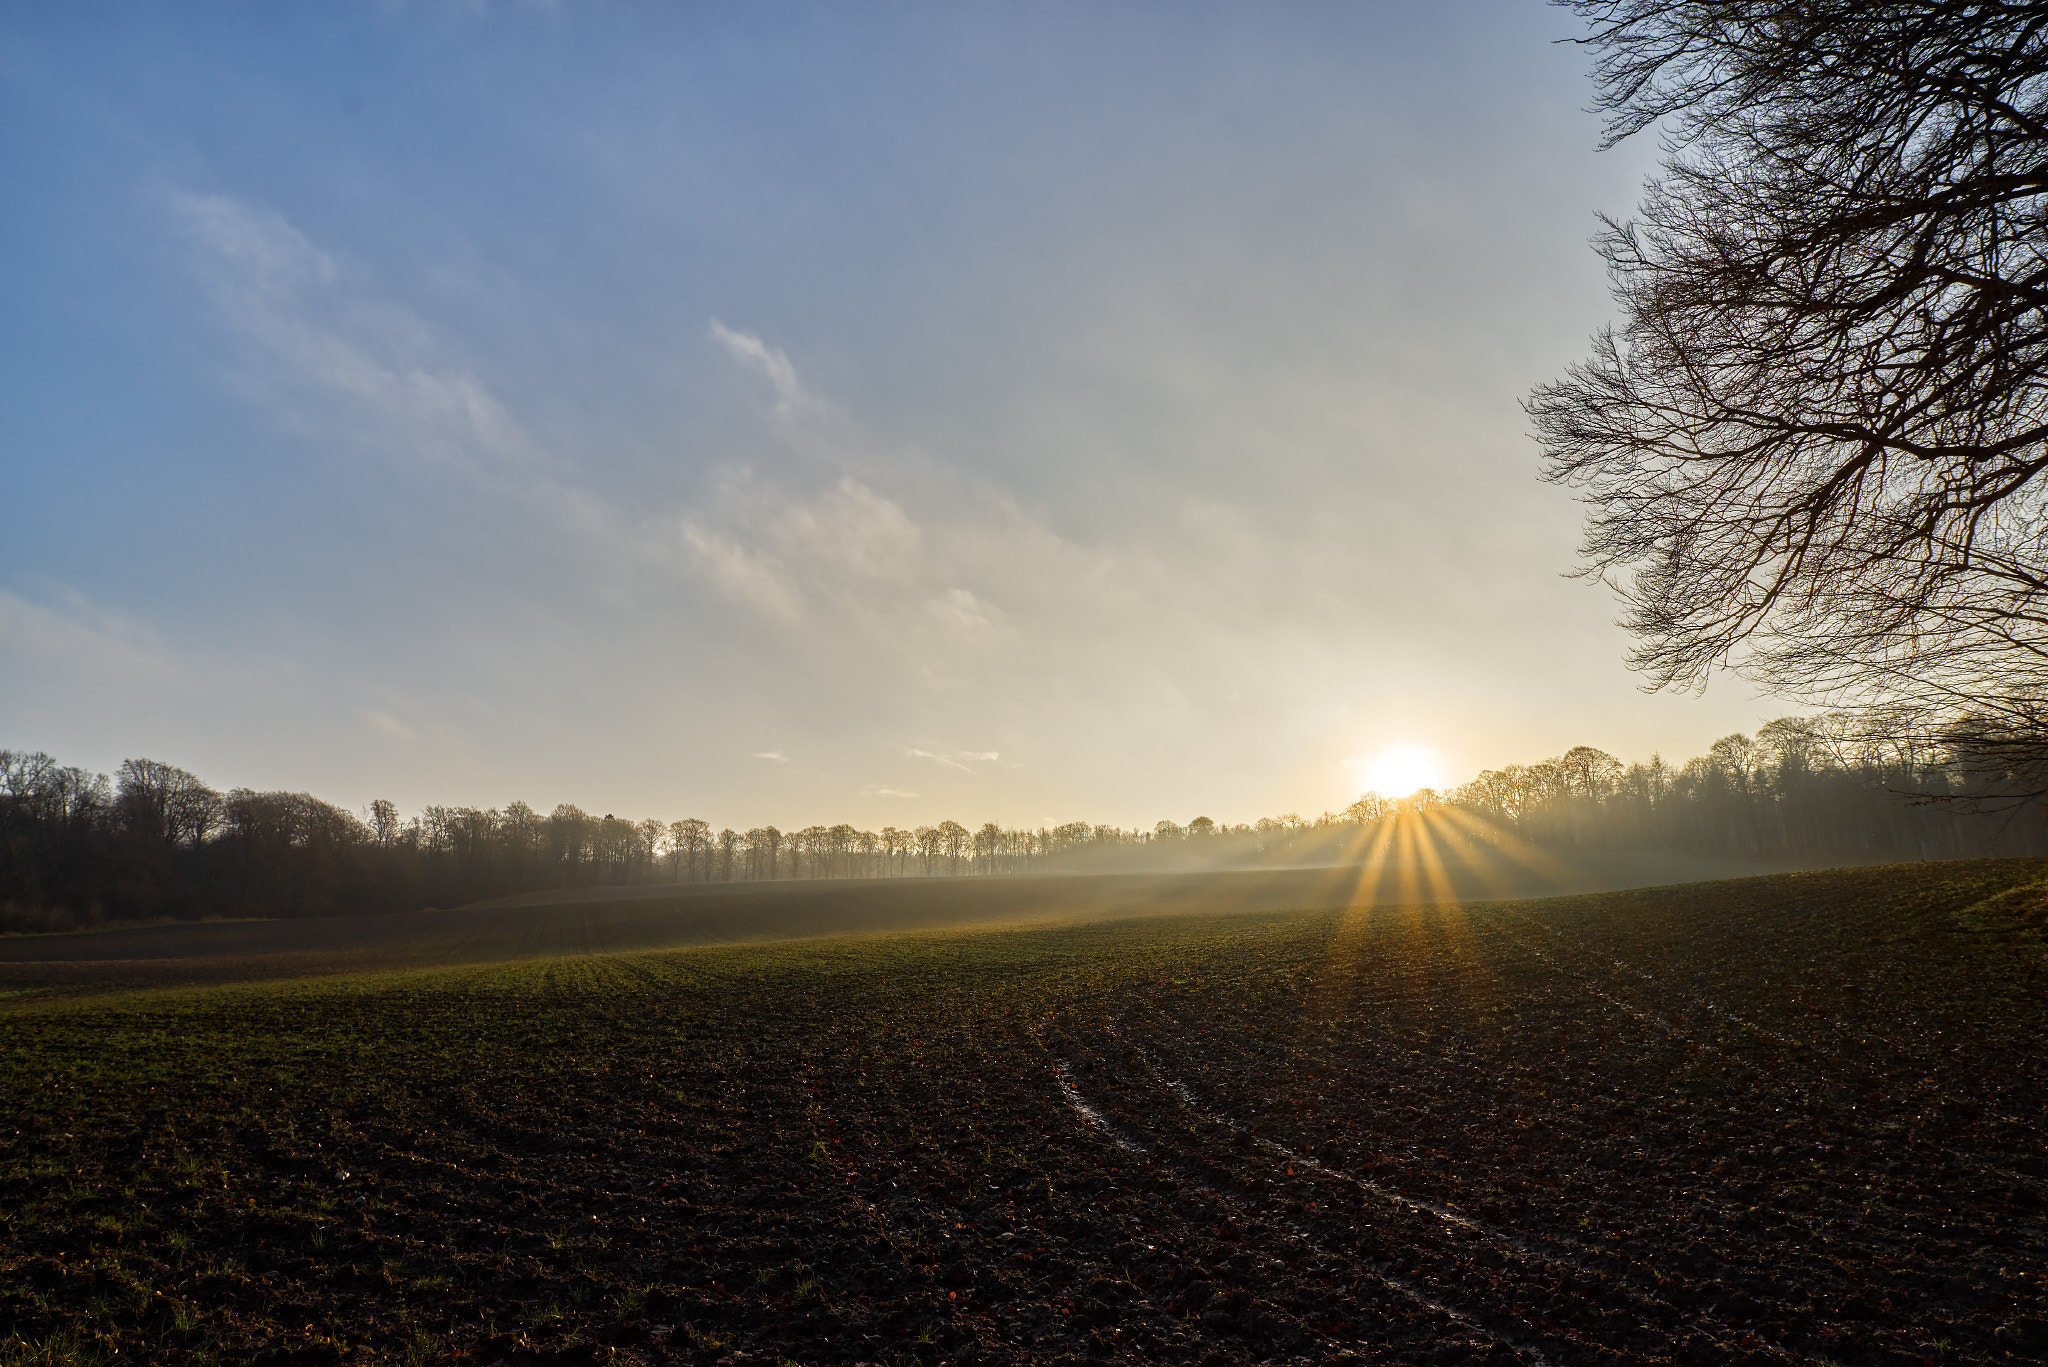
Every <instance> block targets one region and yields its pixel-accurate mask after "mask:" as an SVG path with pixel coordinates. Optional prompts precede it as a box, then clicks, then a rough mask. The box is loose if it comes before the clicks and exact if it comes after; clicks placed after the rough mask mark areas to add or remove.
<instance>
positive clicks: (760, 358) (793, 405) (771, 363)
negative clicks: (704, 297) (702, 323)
mask: <svg viewBox="0 0 2048 1367" xmlns="http://www.w3.org/2000/svg"><path fill="white" fill-rule="evenodd" d="M710 334H711V338H712V340H713V341H715V342H717V343H718V344H719V345H720V346H722V347H724V348H725V349H726V350H727V351H728V352H730V353H731V354H732V357H733V359H734V360H736V361H738V362H739V363H740V364H742V365H744V366H746V367H747V368H748V369H750V370H756V371H759V372H760V373H761V374H762V375H765V376H766V377H767V379H768V383H769V384H771V385H773V386H774V388H775V411H776V412H777V413H781V414H785V415H787V414H789V413H793V412H795V411H796V410H797V409H798V408H799V407H801V406H803V405H805V404H807V403H808V402H809V400H808V397H807V396H806V395H805V393H804V387H803V385H802V384H801V383H799V382H798V380H797V377H796V366H795V365H794V364H793V363H792V362H791V361H790V359H789V353H788V352H786V351H784V350H783V349H782V348H781V347H778V346H770V345H769V344H768V343H767V342H764V341H762V340H761V339H760V338H759V337H757V336H756V335H754V334H753V333H751V332H743V331H741V330H740V329H738V328H729V327H727V326H726V325H725V324H724V323H721V322H719V321H718V320H717V319H716V318H713V319H712V320H711V327H710Z"/></svg>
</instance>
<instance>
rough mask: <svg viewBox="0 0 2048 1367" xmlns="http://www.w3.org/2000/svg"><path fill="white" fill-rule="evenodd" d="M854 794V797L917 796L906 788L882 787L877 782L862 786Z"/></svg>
mask: <svg viewBox="0 0 2048 1367" xmlns="http://www.w3.org/2000/svg"><path fill="white" fill-rule="evenodd" d="M854 796H856V797H916V796H917V794H916V793H913V792H909V791H907V790H906V789H902V788H884V787H882V786H880V785H879V784H872V785H870V786H868V787H866V788H863V789H861V790H860V791H859V792H858V793H856V794H855V795H854Z"/></svg>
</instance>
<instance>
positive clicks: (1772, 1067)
mask: <svg viewBox="0 0 2048 1367" xmlns="http://www.w3.org/2000/svg"><path fill="white" fill-rule="evenodd" d="M1509 914H1513V915H1515V916H1516V917H1517V919H1519V920H1522V921H1524V922H1527V923H1528V924H1530V925H1533V926H1536V927H1538V928H1540V929H1542V930H1544V931H1547V932H1548V933H1549V934H1550V935H1551V936H1552V937H1553V938H1554V939H1558V940H1564V941H1568V942H1569V943H1570V944H1571V945H1572V946H1573V947H1574V948H1575V949H1576V950H1577V951H1578V953H1579V956H1580V957H1581V958H1582V959H1583V960H1584V961H1586V962H1588V963H1598V962H1600V961H1601V960H1602V955H1601V954H1600V953H1599V952H1598V951H1596V950H1594V949H1593V947H1591V946H1589V945H1587V944H1586V943H1585V942H1584V941H1583V940H1581V939H1579V938H1578V937H1577V936H1575V935H1571V934H1570V933H1569V932H1567V931H1563V930H1560V929H1558V928H1557V927H1555V926H1552V925H1549V924H1547V923H1545V922H1543V921H1540V920H1538V919H1537V918H1535V917H1533V916H1530V915H1528V914H1526V913H1508V912H1503V911H1497V912H1495V913H1494V924H1495V928H1496V929H1497V930H1499V931H1500V933H1501V934H1503V935H1505V936H1506V937H1507V938H1508V939H1510V940H1513V941H1514V942H1515V943H1516V944H1519V945H1521V946H1522V947H1523V948H1524V949H1525V950H1527V951H1528V952H1529V953H1530V954H1533V955H1535V956H1536V957H1537V958H1539V959H1541V960H1542V961H1544V962H1545V963H1546V964H1549V965H1550V966H1551V967H1553V968H1555V969H1556V970H1557V972H1558V973H1560V974H1561V975H1563V976H1565V977H1568V978H1571V979H1573V980H1575V981H1577V982H1579V983H1580V984H1581V985H1582V986H1584V987H1585V989H1586V990H1587V991H1588V992H1589V993H1591V994H1592V995H1593V996H1596V997H1598V998H1600V999H1601V1000H1603V1001H1605V1002H1607V1003H1608V1004H1609V1005H1610V1006H1612V1007H1614V1008H1615V1009H1616V1010H1619V1011H1621V1012H1623V1013H1624V1014H1626V1015H1629V1016H1632V1017H1634V1018H1636V1019H1637V1020H1640V1021H1644V1022H1647V1023H1652V1024H1655V1025H1657V1026H1658V1027H1659V1028H1661V1029H1663V1030H1665V1031H1667V1032H1669V1033H1670V1034H1671V1036H1672V1037H1673V1038H1674V1039H1678V1040H1681V1041H1683V1042H1684V1043H1686V1044H1688V1045H1690V1046H1691V1047H1692V1048H1694V1049H1697V1050H1699V1051H1700V1052H1702V1053H1706V1054H1712V1055H1714V1056H1716V1057H1718V1058H1722V1059H1725V1060H1727V1061H1728V1062H1730V1063H1732V1064H1734V1065H1736V1066H1737V1067H1740V1068H1743V1069H1745V1070H1747V1071H1749V1072H1751V1073H1753V1074H1755V1075H1756V1077H1757V1078H1758V1079H1759V1080H1760V1081H1761V1082H1762V1083H1763V1084H1764V1085H1763V1087H1762V1088H1760V1089H1759V1090H1763V1091H1768V1090H1770V1088H1772V1087H1773V1086H1775V1087H1776V1088H1778V1089H1780V1090H1781V1092H1786V1093H1792V1094H1795V1095H1800V1096H1801V1099H1802V1100H1805V1101H1807V1102H1808V1103H1809V1104H1816V1103H1819V1104H1824V1103H1825V1100H1826V1096H1825V1092H1824V1089H1833V1090H1839V1089H1841V1088H1844V1087H1848V1088H1852V1089H1858V1090H1861V1091H1864V1092H1881V1091H1882V1090H1883V1086H1884V1078H1883V1077H1882V1076H1881V1075H1880V1073H1879V1072H1878V1070H1877V1069H1876V1068H1874V1067H1872V1066H1870V1065H1867V1064H1864V1063H1860V1062H1858V1061H1857V1060H1856V1059H1853V1058H1851V1057H1849V1056H1848V1054H1847V1053H1845V1052H1844V1051H1843V1049H1842V1048H1840V1047H1837V1046H1835V1045H1830V1044H1825V1043H1821V1042H1819V1041H1816V1040H1812V1039H1803V1038H1799V1037H1796V1036H1791V1035H1784V1034H1780V1033H1778V1032H1776V1031H1773V1030H1770V1029H1768V1028H1766V1027H1764V1026H1761V1025H1758V1024H1756V1023H1755V1022H1754V1021H1751V1020H1749V1019H1748V1018H1747V1017H1744V1016H1741V1015H1738V1014H1736V1013H1735V1012H1733V1011H1730V1010H1728V1009H1727V1008H1726V1007H1724V1006H1722V1005H1721V1004H1720V1003H1718V1002H1716V1001H1714V1000H1713V999H1712V998H1709V997H1706V996H1703V995H1701V994H1700V993H1697V992H1693V991H1690V990H1687V989H1685V988H1682V987H1676V986H1674V985H1672V984H1671V983H1669V982H1667V981H1666V980H1665V979H1664V978H1662V977H1660V976H1659V975H1657V974H1655V973H1652V972H1650V971H1649V970H1647V969H1643V968H1638V967H1636V966H1635V965H1633V964H1630V963H1629V962H1628V961H1626V960H1624V959H1617V958H1612V957H1607V958H1606V960H1605V962H1606V963H1608V964H1609V965H1611V967H1612V974H1611V975H1610V980H1612V981H1615V985H1616V986H1617V987H1619V988H1620V990H1621V991H1623V992H1627V993H1634V992H1636V991H1639V990H1640V989H1638V988H1636V987H1634V986H1633V985H1626V984H1623V983H1621V982H1619V981H1618V979H1619V978H1621V977H1624V976H1625V977H1629V978H1635V979H1638V980H1640V981H1641V982H1643V983H1647V984H1648V985H1649V986H1650V987H1651V988H1652V989H1655V990H1657V991H1659V992H1660V993H1662V994H1663V995H1667V996H1672V995H1676V996H1682V997H1684V998H1686V999H1688V1000H1690V1001H1691V1002H1693V1003H1694V1004H1695V1005H1696V1006H1698V1007H1699V1008H1701V1009H1703V1010H1705V1011H1706V1012H1708V1013H1709V1014H1710V1015H1714V1016H1717V1017H1719V1018H1721V1019H1723V1020H1726V1021H1729V1022H1731V1023H1733V1024H1736V1025H1738V1026H1741V1027H1742V1028H1743V1029H1745V1030H1748V1031H1749V1032H1750V1033H1752V1034H1754V1035H1756V1036H1757V1037H1758V1038H1760V1039H1764V1040H1768V1041H1771V1042H1772V1043H1774V1044H1776V1045H1778V1046H1779V1047H1780V1048H1785V1049H1792V1050H1796V1051H1799V1052H1801V1053H1804V1054H1806V1055H1807V1056H1808V1058H1807V1059H1805V1060H1802V1061H1798V1062H1790V1061H1787V1060H1784V1059H1779V1060H1776V1061H1773V1062H1772V1063H1771V1064H1769V1065H1766V1064H1763V1063H1759V1062H1756V1061H1755V1060H1752V1059H1748V1058H1744V1057H1743V1056H1741V1055H1740V1054H1738V1053H1734V1052H1731V1051H1729V1050H1727V1049H1724V1048H1722V1047H1721V1046H1719V1045H1717V1044H1712V1043H1709V1042H1708V1041H1706V1040H1704V1039H1702V1038H1700V1037H1699V1035H1698V1033H1697V1032H1696V1031H1690V1030H1686V1029H1684V1028H1682V1027H1680V1026H1678V1025H1676V1024H1674V1023H1672V1022H1671V1021H1670V1020H1668V1019H1666V1018H1665V1017H1662V1016H1658V1015H1655V1014H1653V1013H1650V1012H1648V1011H1646V1010H1644V1009H1642V1008H1641V1007H1638V1006H1635V1005H1631V1004H1630V1003H1628V1002H1625V1001H1623V1000H1621V999H1620V998H1617V997H1615V996H1614V995H1613V994H1612V993H1609V992H1606V991H1603V990H1602V989H1601V988H1600V987H1598V986H1596V985H1595V984H1594V982H1593V980H1592V978H1591V977H1590V976H1589V975H1588V974H1586V973H1584V972H1581V971H1579V970H1576V969H1573V968H1569V967H1567V966H1566V965H1564V964H1563V963H1562V962H1560V961H1559V960H1557V959H1556V958H1554V957H1553V956H1551V955H1550V954H1548V953H1546V952H1544V951H1543V950H1541V949H1538V948H1536V947H1535V946H1534V945H1531V944H1529V942H1528V941H1527V940H1525V939H1524V938H1523V937H1521V936H1520V935H1517V934H1516V933H1515V932H1514V931H1512V930H1510V929H1508V928H1507V927H1506V926H1505V925H1503V924H1501V923H1500V921H1501V918H1503V917H1504V916H1506V915H1509ZM1866 1033H1867V1036H1868V1037H1870V1038H1875V1039H1878V1040H1880V1041H1881V1042H1882V1043H1883V1044H1884V1045H1885V1046H1886V1047H1887V1048H1889V1049H1891V1050H1893V1051H1894V1053H1896V1054H1897V1055H1898V1056H1899V1057H1900V1058H1902V1059H1910V1060H1912V1061H1913V1063H1914V1064H1915V1066H1916V1068H1923V1069H1927V1070H1928V1071H1932V1070H1933V1067H1934V1063H1933V1062H1932V1061H1930V1054H1931V1051H1930V1050H1928V1049H1926V1048H1924V1047H1920V1046H1918V1045H1915V1044H1909V1043H1907V1042H1905V1041H1901V1040H1898V1039H1895V1038H1893V1037H1891V1036H1889V1035H1886V1034H1885V1033H1883V1032H1882V1031H1877V1030H1868V1031H1867V1032H1866ZM1821 1059H1828V1060H1832V1061H1833V1065H1834V1067H1833V1068H1832V1069H1830V1068H1829V1067H1827V1066H1824V1065H1823V1064H1822V1063H1821V1062H1820V1061H1819V1060H1821ZM1942 1061H1945V1060H1942ZM1795 1069H1796V1070H1798V1071H1801V1072H1804V1073H1805V1074H1806V1081H1805V1085H1804V1086H1797V1087H1788V1086H1786V1084H1785V1081H1784V1080H1782V1079H1780V1078H1778V1077H1774V1076H1773V1074H1774V1073H1782V1072H1787V1071H1793V1070H1795ZM1859 1084H1861V1086H1860V1088H1859V1086H1858V1085H1859ZM1948 1155H1949V1156H1951V1157H1953V1158H1955V1159H1957V1160H1958V1161H1960V1162H1962V1163H1964V1164H1966V1165H1968V1166H1969V1167H1971V1168H1974V1169H1976V1170H1977V1171H1978V1172H1981V1173H1983V1174H1985V1175H1986V1176H1989V1177H1996V1178H1999V1179H2000V1180H2002V1181H2007V1182H2014V1183H2018V1184H2021V1185H2023V1186H2027V1187H2030V1188H2032V1189H2034V1190H2035V1191H2036V1192H2039V1191H2042V1190H2044V1189H2048V1179H2044V1178H2042V1177H2039V1176H2034V1175H2030V1174H2027V1173H2021V1172H2015V1171H2013V1170H2011V1169H2009V1168H2006V1167H2003V1166H2001V1165H1999V1164H1997V1163H1992V1162H1987V1161H1986V1160H1985V1159H1984V1158H1982V1157H1981V1156H1979V1155H1976V1154H1972V1153H1969V1152H1966V1151H1964V1150H1963V1149H1961V1148H1959V1147H1957V1148H1951V1149H1950V1150H1949V1151H1948Z"/></svg>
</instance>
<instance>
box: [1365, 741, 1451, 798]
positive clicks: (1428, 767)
mask: <svg viewBox="0 0 2048 1367" xmlns="http://www.w3.org/2000/svg"><path fill="white" fill-rule="evenodd" d="M1359 767H1360V768H1361V769H1362V770H1363V771H1364V780H1365V787H1366V789H1367V791H1369V792H1375V793H1378V794H1379V795H1380V796H1381V797H1407V796H1408V795H1409V794H1410V793H1413V792H1415V791H1416V790H1417V789H1419V788H1436V787H1441V786H1442V784H1443V781H1444V778H1443V764H1442V763H1441V762H1440V761H1439V760H1438V758H1437V753H1436V751H1434V750H1431V749H1428V748H1427V747H1424V746H1420V745H1397V746H1394V747H1393V748H1392V749H1389V750H1382V751H1380V752H1379V753H1378V754H1377V755H1373V756H1370V757H1369V758H1366V759H1364V760H1362V761H1360V762H1359Z"/></svg>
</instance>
